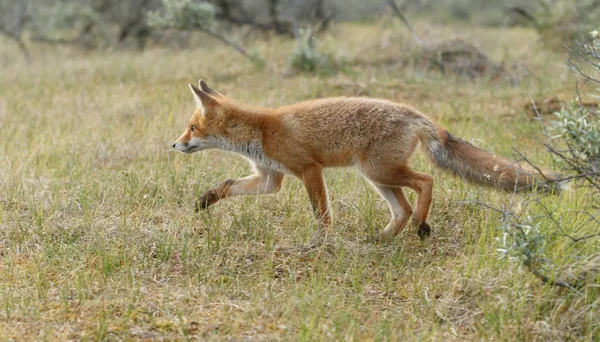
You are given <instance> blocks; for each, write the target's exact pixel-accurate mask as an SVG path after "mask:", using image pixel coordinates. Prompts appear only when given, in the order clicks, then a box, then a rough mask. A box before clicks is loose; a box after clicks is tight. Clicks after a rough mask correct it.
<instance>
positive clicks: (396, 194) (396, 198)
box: [374, 185, 413, 239]
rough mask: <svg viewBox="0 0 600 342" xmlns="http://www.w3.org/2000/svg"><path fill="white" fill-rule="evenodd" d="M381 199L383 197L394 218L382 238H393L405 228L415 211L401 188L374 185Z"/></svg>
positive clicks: (383, 232)
mask: <svg viewBox="0 0 600 342" xmlns="http://www.w3.org/2000/svg"><path fill="white" fill-rule="evenodd" d="M374 186H375V188H376V189H377V191H378V192H379V194H380V195H381V197H383V198H384V199H385V200H386V202H387V203H388V205H389V206H390V211H391V214H392V218H391V220H390V223H388V225H387V226H386V227H385V228H384V229H383V231H382V232H381V234H380V236H381V238H384V239H387V238H393V237H395V236H396V235H398V233H399V232H400V231H401V230H402V228H404V226H405V225H406V222H408V219H409V218H410V215H411V214H412V212H413V210H412V207H411V205H410V203H409V202H408V200H407V199H406V196H405V195H404V191H403V190H402V188H400V187H389V186H384V185H374Z"/></svg>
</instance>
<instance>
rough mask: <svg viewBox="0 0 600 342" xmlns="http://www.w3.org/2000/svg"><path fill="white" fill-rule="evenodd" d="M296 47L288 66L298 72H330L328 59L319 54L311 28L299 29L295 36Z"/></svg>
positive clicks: (330, 66)
mask: <svg viewBox="0 0 600 342" xmlns="http://www.w3.org/2000/svg"><path fill="white" fill-rule="evenodd" d="M296 41H297V42H298V45H297V47H296V50H295V51H294V53H293V54H292V57H291V58H290V66H291V67H292V69H294V70H296V71H299V72H306V73H311V72H325V73H328V72H330V71H331V70H332V65H331V60H330V58H329V57H327V56H325V55H323V54H321V53H320V52H319V50H318V48H317V42H316V40H315V37H314V35H313V31H312V29H311V28H307V29H301V30H299V32H298V33H297V35H296Z"/></svg>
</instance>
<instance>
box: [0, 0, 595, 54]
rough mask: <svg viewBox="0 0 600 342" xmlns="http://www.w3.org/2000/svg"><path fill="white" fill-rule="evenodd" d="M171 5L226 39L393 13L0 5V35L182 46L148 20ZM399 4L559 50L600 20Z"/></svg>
mask: <svg viewBox="0 0 600 342" xmlns="http://www.w3.org/2000/svg"><path fill="white" fill-rule="evenodd" d="M173 4H175V5H177V4H179V5H181V6H184V5H191V6H194V5H200V6H204V7H202V8H203V9H204V10H207V11H209V12H210V13H209V15H210V16H211V17H214V23H211V26H212V29H214V30H216V31H218V32H221V34H222V35H226V34H227V33H231V30H232V29H234V28H240V27H243V28H245V29H246V30H245V31H244V36H243V38H248V37H249V35H252V34H258V33H269V34H271V33H272V34H281V35H288V36H294V35H298V31H299V30H300V28H301V27H303V26H306V25H307V23H310V24H311V25H313V26H315V31H316V33H319V32H323V31H325V30H327V29H328V28H329V26H330V24H331V23H332V22H334V21H338V22H339V21H368V20H380V19H381V18H382V17H383V18H385V15H386V14H387V13H390V8H389V7H390V6H389V5H390V1H388V0H371V1H361V0H210V1H202V0H185V1H182V0H174V1H161V0H0V13H1V16H0V32H1V33H2V34H4V35H5V36H6V37H8V38H10V39H12V40H13V41H14V42H15V43H16V44H19V46H20V47H21V49H23V51H24V52H25V53H27V52H26V51H27V49H28V45H29V44H30V43H31V42H42V43H46V44H75V45H79V46H81V47H82V48H87V49H92V48H94V49H98V48H137V49H144V48H146V47H148V46H152V45H157V44H158V45H160V44H167V43H173V42H175V43H176V44H177V45H178V46H180V47H185V46H186V44H189V39H187V38H186V37H187V36H188V35H186V33H179V34H174V33H173V32H170V33H165V32H164V31H163V30H162V27H157V26H155V27H152V26H151V25H150V23H149V21H148V16H149V13H151V12H161V11H163V10H164V9H165V7H168V6H169V5H173ZM397 7H398V8H399V9H400V10H401V11H402V13H404V16H405V17H407V18H409V21H410V20H414V19H416V18H422V17H426V18H427V19H428V20H430V21H434V22H439V23H448V22H452V21H454V22H456V21H460V22H461V23H463V24H467V25H469V24H470V25H477V26H484V27H485V26H487V27H499V26H528V27H534V28H536V29H537V30H538V31H539V33H540V34H541V39H542V40H543V41H544V42H545V43H547V44H548V45H551V46H554V47H556V46H561V44H565V43H566V44H570V42H571V41H572V40H573V38H574V37H576V36H577V35H580V34H581V33H582V32H586V31H589V30H590V29H592V28H593V27H592V25H593V24H594V19H595V18H598V17H599V16H600V2H598V1H595V0H522V1H517V0H506V1H481V0H439V1H433V0H413V1H409V0H404V1H398V2H397ZM195 14H198V12H196V13H195ZM192 15H193V14H192ZM213 24H214V25H213ZM239 34H240V33H239V32H238V35H239ZM167 37H168V38H167ZM174 37H176V38H174ZM239 39H240V38H239V37H238V40H239Z"/></svg>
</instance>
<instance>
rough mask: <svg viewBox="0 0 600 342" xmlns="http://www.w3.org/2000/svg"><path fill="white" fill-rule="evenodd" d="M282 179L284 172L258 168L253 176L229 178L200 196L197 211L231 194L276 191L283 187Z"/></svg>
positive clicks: (257, 193) (269, 192)
mask: <svg viewBox="0 0 600 342" xmlns="http://www.w3.org/2000/svg"><path fill="white" fill-rule="evenodd" d="M282 181H283V174H282V173H280V172H276V171H272V170H263V169H258V170H257V173H256V174H254V175H252V176H248V177H244V178H240V179H228V180H226V181H224V182H223V183H221V184H219V185H217V186H216V187H215V188H213V189H210V190H208V191H207V192H205V193H204V194H203V195H202V196H200V199H199V200H198V202H197V203H196V211H198V210H202V209H206V208H208V207H209V206H211V205H213V204H215V203H217V202H218V201H220V200H222V199H224V198H227V197H231V196H239V195H263V194H271V193H275V192H277V191H279V190H280V189H281V183H282Z"/></svg>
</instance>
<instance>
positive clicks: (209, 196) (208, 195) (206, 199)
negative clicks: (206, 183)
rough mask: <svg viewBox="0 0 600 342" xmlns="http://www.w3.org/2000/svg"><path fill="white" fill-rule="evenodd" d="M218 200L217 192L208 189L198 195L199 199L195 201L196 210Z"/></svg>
mask: <svg viewBox="0 0 600 342" xmlns="http://www.w3.org/2000/svg"><path fill="white" fill-rule="evenodd" d="M218 200H219V196H218V195H217V192H216V191H214V190H209V191H207V192H205V193H204V195H202V196H200V199H199V200H198V202H196V211H200V210H204V209H206V208H208V207H209V206H211V205H213V204H215V203H216V202H217V201H218Z"/></svg>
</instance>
